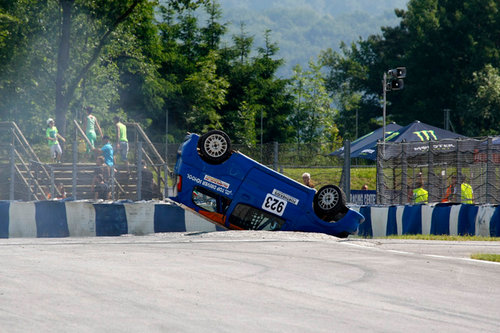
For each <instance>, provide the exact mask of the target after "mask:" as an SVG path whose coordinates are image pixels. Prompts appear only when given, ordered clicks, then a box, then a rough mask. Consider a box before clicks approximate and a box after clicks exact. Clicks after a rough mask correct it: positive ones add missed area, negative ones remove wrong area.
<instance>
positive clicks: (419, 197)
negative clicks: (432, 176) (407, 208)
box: [413, 181, 429, 204]
mask: <svg viewBox="0 0 500 333" xmlns="http://www.w3.org/2000/svg"><path fill="white" fill-rule="evenodd" d="M416 186H417V188H416V189H414V190H413V203H415V204H425V203H427V201H428V199H429V192H427V190H425V189H424V185H423V184H422V181H417V183H416Z"/></svg>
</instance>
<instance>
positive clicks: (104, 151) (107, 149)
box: [94, 135, 115, 168]
mask: <svg viewBox="0 0 500 333" xmlns="http://www.w3.org/2000/svg"><path fill="white" fill-rule="evenodd" d="M102 142H103V144H104V145H103V146H102V147H101V148H95V149H94V151H95V152H96V153H98V154H101V155H102V156H103V157H104V163H106V164H107V165H108V166H109V167H110V168H112V167H113V166H114V165H115V160H114V155H113V146H112V145H111V144H110V143H109V136H107V135H105V136H103V137H102Z"/></svg>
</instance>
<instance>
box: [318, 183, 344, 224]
mask: <svg viewBox="0 0 500 333" xmlns="http://www.w3.org/2000/svg"><path fill="white" fill-rule="evenodd" d="M346 202H347V201H346V197H345V193H344V192H343V191H342V190H341V189H340V187H338V186H337V185H326V186H323V187H322V188H320V189H319V191H318V192H316V194H315V195H314V199H313V207H314V212H315V213H316V215H317V216H318V217H319V218H320V219H322V220H324V221H328V222H330V221H331V220H332V219H334V217H335V216H336V215H337V214H339V213H344V212H345V211H346V208H347V207H346Z"/></svg>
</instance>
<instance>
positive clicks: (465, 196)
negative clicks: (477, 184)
mask: <svg viewBox="0 0 500 333" xmlns="http://www.w3.org/2000/svg"><path fill="white" fill-rule="evenodd" d="M466 181H467V178H466V177H465V175H463V174H461V173H459V174H458V182H459V183H460V199H461V200H460V202H461V203H465V204H473V203H474V191H473V190H472V186H470V185H469V184H467V182H466Z"/></svg>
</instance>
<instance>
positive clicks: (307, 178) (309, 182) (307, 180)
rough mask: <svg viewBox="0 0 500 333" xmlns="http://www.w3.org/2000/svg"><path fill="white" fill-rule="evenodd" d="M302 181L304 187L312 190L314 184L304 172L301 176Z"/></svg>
mask: <svg viewBox="0 0 500 333" xmlns="http://www.w3.org/2000/svg"><path fill="white" fill-rule="evenodd" d="M302 181H303V182H304V185H306V186H308V187H310V188H314V183H313V182H312V180H311V175H310V174H309V173H308V172H304V173H303V174H302Z"/></svg>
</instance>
